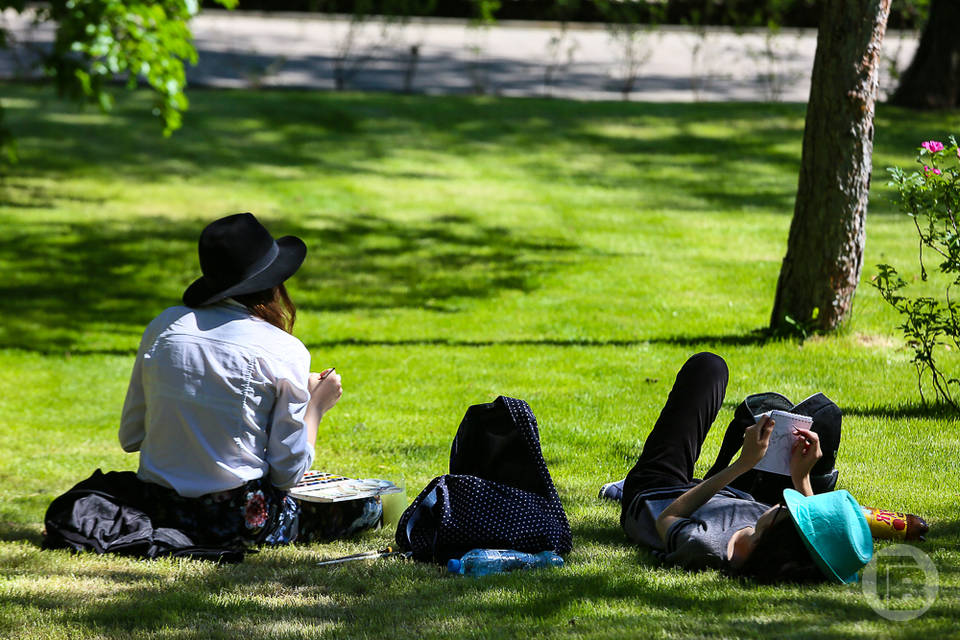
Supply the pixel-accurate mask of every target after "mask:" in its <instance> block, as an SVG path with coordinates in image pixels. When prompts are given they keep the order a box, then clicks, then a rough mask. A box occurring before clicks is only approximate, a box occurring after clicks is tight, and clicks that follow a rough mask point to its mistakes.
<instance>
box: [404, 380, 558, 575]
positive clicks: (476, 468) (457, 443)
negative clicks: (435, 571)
mask: <svg viewBox="0 0 960 640" xmlns="http://www.w3.org/2000/svg"><path fill="white" fill-rule="evenodd" d="M396 540H397V544H398V545H399V547H400V548H401V549H403V550H407V551H412V552H413V557H414V558H415V559H417V560H423V561H428V562H441V563H442V562H446V561H447V560H448V559H450V558H458V557H460V556H462V555H463V554H464V553H466V552H467V551H469V550H471V549H478V548H486V549H516V550H517V551H526V552H529V553H537V552H540V551H547V550H552V551H555V552H557V553H561V554H563V553H567V552H569V551H570V549H571V548H572V546H573V543H572V536H571V534H570V525H569V523H568V522H567V516H566V513H564V511H563V505H561V504H560V497H559V496H558V495H557V490H556V488H555V487H554V486H553V480H551V478H550V472H549V471H547V465H546V462H544V460H543V453H542V451H541V450H540V433H539V431H538V430H537V419H536V418H535V417H534V415H533V412H532V411H531V410H530V407H529V406H528V405H527V403H526V402H524V401H523V400H517V399H514V398H505V397H503V396H500V397H498V398H497V399H496V400H494V401H493V402H491V403H488V404H478V405H473V406H472V407H470V408H469V409H467V413H466V415H465V416H464V417H463V421H462V422H461V423H460V428H459V429H458V430H457V435H456V437H455V438H454V440H453V446H452V447H451V450H450V473H449V474H447V475H443V476H439V477H437V478H434V479H433V480H431V481H430V483H429V484H428V485H427V486H426V487H425V488H424V489H423V491H421V492H420V495H418V496H417V498H416V499H415V500H414V501H413V503H412V504H411V505H410V506H409V507H408V508H407V510H406V511H405V512H404V513H403V515H402V516H401V518H400V522H399V524H398V525H397V534H396Z"/></svg>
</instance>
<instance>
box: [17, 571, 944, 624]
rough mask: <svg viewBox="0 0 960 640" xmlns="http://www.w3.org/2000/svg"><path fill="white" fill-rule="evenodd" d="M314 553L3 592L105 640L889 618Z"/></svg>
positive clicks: (862, 608) (610, 582)
mask: <svg viewBox="0 0 960 640" xmlns="http://www.w3.org/2000/svg"><path fill="white" fill-rule="evenodd" d="M641 560H642V559H641ZM314 562H315V559H303V558H302V557H300V558H288V557H286V556H279V557H277V556H273V557H269V558H266V559H263V560H258V561H256V562H251V561H248V562H247V563H244V564H243V565H235V566H225V567H217V568H203V570H202V571H188V572H182V573H180V575H177V576H176V577H173V576H171V577H170V579H165V578H159V579H158V576H157V575H156V574H155V573H154V572H150V571H144V572H142V573H141V572H139V571H138V570H137V567H136V566H135V565H134V566H131V567H128V568H124V567H123V566H121V567H117V568H113V567H110V566H106V567H104V566H102V565H99V564H98V563H91V565H90V566H89V567H83V566H81V567H79V568H78V567H77V566H76V563H74V562H70V563H67V564H68V565H70V566H65V567H64V568H63V569H61V570H58V569H54V571H53V573H54V574H56V573H57V571H62V572H63V573H64V574H65V576H66V575H67V574H68V575H69V576H70V577H71V579H78V580H85V579H87V578H90V579H93V580H95V587H94V590H95V591H97V592H96V593H91V594H85V595H84V596H79V595H77V594H71V593H70V591H69V589H59V590H56V591H41V590H39V589H38V590H36V591H25V590H24V589H23V588H22V587H21V588H19V589H17V590H12V589H8V590H6V591H5V592H4V594H3V595H2V596H0V601H2V602H3V603H4V604H6V605H7V606H13V607H18V608H22V610H23V611H25V612H26V613H27V614H28V615H30V616H32V617H34V619H36V620H37V621H38V623H39V624H44V625H47V626H50V627H54V626H57V627H63V626H65V627H69V628H71V629H75V630H77V631H78V632H81V633H82V632H84V631H86V632H88V633H92V632H93V631H96V632H97V635H102V636H104V637H130V636H131V635H137V634H144V633H147V634H149V633H150V632H152V631H154V630H156V629H159V628H161V627H162V628H163V629H164V637H168V638H178V639H182V640H188V639H190V640H192V639H199V638H230V637H237V635H238V633H239V632H241V631H242V632H243V633H242V635H243V636H244V637H253V638H260V637H275V636H276V635H277V634H278V633H279V634H282V632H283V630H284V629H286V630H287V632H289V633H291V634H297V633H304V634H305V633H306V632H307V631H310V632H312V633H313V634H317V633H323V632H330V633H336V634H337V635H340V636H350V637H354V636H363V637H393V638H395V637H419V638H434V637H467V638H488V637H510V636H511V635H513V636H514V637H516V636H517V635H520V634H522V635H524V636H525V637H529V636H530V635H531V634H533V635H537V634H543V635H548V636H552V635H561V634H562V635H567V634H569V633H570V632H571V627H576V626H577V625H583V624H586V625H589V627H583V630H587V629H589V631H590V632H591V633H592V634H594V635H598V636H600V637H622V635H623V634H624V631H625V630H628V629H629V630H634V631H636V630H640V629H648V630H650V631H654V630H656V629H660V630H661V631H664V632H669V633H672V634H674V635H676V636H682V635H684V633H685V632H686V634H690V633H691V632H692V630H693V629H694V628H696V635H698V636H700V635H702V636H711V637H712V636H719V637H727V636H733V635H736V636H749V637H784V636H785V635H791V636H792V637H803V636H802V632H803V630H806V631H808V632H809V631H812V630H814V629H817V630H821V631H831V630H832V631H833V633H826V634H824V635H826V636H828V637H844V638H864V639H866V638H872V637H875V635H876V633H877V628H876V627H873V626H871V625H875V624H881V623H883V622H884V621H882V620H879V619H878V618H877V615H876V613H875V612H874V611H873V610H872V609H870V607H869V606H868V604H867V603H866V601H865V600H864V599H862V598H851V597H850V594H849V592H850V590H849V589H843V588H841V587H829V586H825V587H818V588H812V589H807V588H796V587H784V588H774V589H771V588H767V587H758V586H755V585H751V584H749V583H739V582H736V581H731V582H730V583H726V582H723V581H721V582H720V583H717V582H716V581H715V580H714V579H711V578H709V577H707V578H705V579H701V578H699V577H697V576H686V577H685V576H682V575H679V574H678V571H677V570H675V569H671V570H665V569H659V568H655V567H652V566H649V565H648V564H647V563H645V562H643V561H640V562H638V563H637V565H636V567H635V569H636V570H635V571H624V568H622V567H612V568H611V567H606V566H600V565H599V564H596V563H594V564H588V565H585V566H581V567H573V566H571V567H569V568H567V569H562V570H555V571H540V572H537V573H535V574H513V575H504V576H489V577H486V578H483V579H469V578H460V577H453V576H449V575H444V574H443V572H442V571H441V570H440V569H439V568H437V567H436V566H429V565H419V564H412V563H394V562H391V561H378V562H357V563H351V564H347V565H341V566H338V567H330V568H318V567H316V566H315V565H314ZM674 574H678V575H674ZM58 584H64V583H63V581H61V582H59V583H58ZM80 584H84V583H80ZM111 585H114V586H111ZM65 586H69V582H67V583H66V585H65ZM755 589H757V590H759V591H760V592H761V593H760V597H762V598H764V599H765V600H768V602H767V606H765V607H764V608H763V611H762V612H758V611H756V610H755V607H756V603H755V601H754V600H755V598H753V597H751V595H750V594H751V592H752V591H753V590H755ZM744 596H746V597H744ZM825 612H826V613H825ZM581 618H583V619H581ZM924 622H925V628H926V629H927V630H928V631H929V632H930V633H931V634H932V635H931V637H946V635H940V636H938V635H937V632H942V633H944V634H945V633H946V632H947V631H948V630H949V629H951V628H952V627H951V626H950V625H952V624H953V620H952V616H951V615H950V614H949V611H948V610H947V607H946V606H941V607H939V608H935V609H933V610H931V612H929V613H928V617H927V618H926V619H925V620H924ZM681 623H682V625H683V627H678V626H677V625H678V624H681ZM831 625H840V626H839V627H833V628H832V629H831ZM684 629H685V632H684ZM787 630H790V631H791V633H790V634H786V633H785V632H786V631H787ZM573 632H576V629H573ZM627 635H630V634H629V633H627Z"/></svg>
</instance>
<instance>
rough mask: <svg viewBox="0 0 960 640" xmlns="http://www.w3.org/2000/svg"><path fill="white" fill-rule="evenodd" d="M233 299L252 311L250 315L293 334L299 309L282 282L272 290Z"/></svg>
mask: <svg viewBox="0 0 960 640" xmlns="http://www.w3.org/2000/svg"><path fill="white" fill-rule="evenodd" d="M233 299H234V300H236V301H237V302H239V303H240V304H242V305H243V306H245V307H246V308H248V309H250V313H252V314H253V315H255V316H257V317H258V318H260V319H262V320H266V321H267V322H269V323H270V324H272V325H273V326H275V327H277V328H278V329H283V330H284V331H286V332H287V333H293V323H294V322H295V321H296V319H297V307H296V305H294V304H293V300H291V299H290V294H289V293H287V288H286V287H285V286H284V285H283V283H282V282H281V283H280V284H278V285H277V286H275V287H274V288H272V289H265V290H263V291H256V292H254V293H246V294H243V295H239V296H233Z"/></svg>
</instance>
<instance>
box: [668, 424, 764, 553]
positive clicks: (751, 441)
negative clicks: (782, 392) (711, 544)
mask: <svg viewBox="0 0 960 640" xmlns="http://www.w3.org/2000/svg"><path fill="white" fill-rule="evenodd" d="M772 432H773V420H772V419H771V418H770V417H768V416H764V417H763V418H761V419H760V421H759V422H758V423H757V424H755V425H753V426H752V427H747V429H746V430H745V432H744V435H743V449H741V451H740V456H739V457H738V458H737V459H736V461H735V462H734V463H733V464H731V465H730V466H729V467H727V468H726V469H724V470H723V471H721V472H719V473H717V474H715V475H713V476H711V477H710V478H707V479H706V480H704V481H703V482H701V483H700V484H698V485H697V486H695V487H693V488H691V489H689V490H688V491H687V492H686V493H684V494H683V495H681V496H680V497H679V498H677V499H676V500H674V501H673V502H672V503H670V506H668V507H667V508H666V509H664V510H663V512H662V513H661V514H660V516H659V517H658V518H657V522H656V526H657V534H658V535H659V536H660V540H661V541H662V542H663V544H664V545H666V544H667V531H669V529H670V526H671V525H673V523H674V522H676V521H677V520H679V519H681V518H689V517H690V516H691V515H692V514H693V512H694V511H696V510H697V509H699V508H700V507H702V506H703V505H704V504H705V503H706V502H707V501H708V500H709V499H710V498H712V497H713V496H714V495H716V493H717V492H718V491H720V489H722V488H724V487H725V486H727V485H728V484H730V483H731V482H733V481H734V480H735V479H736V478H737V477H738V476H740V475H741V474H743V473H745V472H747V471H749V470H750V469H752V468H753V466H754V465H755V464H757V463H758V462H760V459H761V458H763V454H765V453H766V452H767V445H768V444H769V443H770V434H771V433H772Z"/></svg>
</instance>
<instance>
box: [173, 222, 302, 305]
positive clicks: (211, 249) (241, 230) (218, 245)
mask: <svg viewBox="0 0 960 640" xmlns="http://www.w3.org/2000/svg"><path fill="white" fill-rule="evenodd" d="M199 251H200V271H201V272H202V273H203V276H201V277H200V278H198V279H197V280H195V281H194V282H193V284H191V285H190V286H189V287H187V290H186V291H184V292H183V303H184V304H185V305H187V306H188V307H202V306H204V305H207V304H213V303H214V302H218V301H220V300H223V299H224V298H229V297H231V296H238V295H242V294H245V293H254V292H257V291H264V290H266V289H272V288H273V287H275V286H277V285H279V284H281V283H282V282H283V281H284V280H286V279H287V278H289V277H290V276H292V275H293V274H294V273H296V272H297V269H299V268H300V265H301V264H303V259H304V258H305V257H306V256H307V245H305V244H304V242H303V240H301V239H300V238H298V237H296V236H284V237H282V238H278V239H276V240H274V238H273V236H272V235H270V232H269V231H267V229H266V227H264V226H263V225H262V224H260V221H259V220H257V219H256V218H255V217H254V216H253V214H252V213H237V214H234V215H231V216H227V217H225V218H220V219H219V220H215V221H213V222H211V223H210V224H209V225H207V227H206V228H205V229H204V230H203V232H202V233H201V234H200V243H199Z"/></svg>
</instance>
